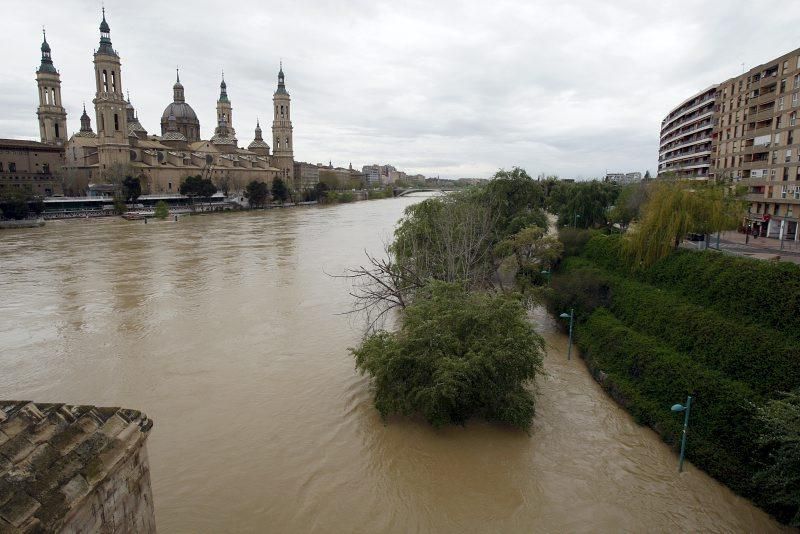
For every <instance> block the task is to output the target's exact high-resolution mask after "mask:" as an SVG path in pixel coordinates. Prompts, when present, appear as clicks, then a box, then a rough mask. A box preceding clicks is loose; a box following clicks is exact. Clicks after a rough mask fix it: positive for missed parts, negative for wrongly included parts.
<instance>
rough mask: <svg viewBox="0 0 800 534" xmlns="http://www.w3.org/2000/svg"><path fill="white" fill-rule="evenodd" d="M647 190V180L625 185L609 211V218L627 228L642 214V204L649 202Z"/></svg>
mask: <svg viewBox="0 0 800 534" xmlns="http://www.w3.org/2000/svg"><path fill="white" fill-rule="evenodd" d="M647 192H648V188H647V184H646V183H645V182H640V183H636V184H630V185H626V186H625V187H623V188H622V190H621V191H620V193H619V196H618V197H617V201H616V203H615V204H614V207H613V208H612V209H611V210H610V211H609V213H608V218H609V220H610V221H612V222H615V223H618V224H619V225H620V226H621V227H622V228H623V229H624V228H627V227H628V225H629V224H630V223H631V222H633V221H635V220H637V219H639V217H640V216H641V211H642V206H643V205H644V203H645V202H647Z"/></svg>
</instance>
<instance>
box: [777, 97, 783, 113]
mask: <svg viewBox="0 0 800 534" xmlns="http://www.w3.org/2000/svg"><path fill="white" fill-rule="evenodd" d="M782 109H783V97H780V98H779V99H778V111H781V110H782Z"/></svg>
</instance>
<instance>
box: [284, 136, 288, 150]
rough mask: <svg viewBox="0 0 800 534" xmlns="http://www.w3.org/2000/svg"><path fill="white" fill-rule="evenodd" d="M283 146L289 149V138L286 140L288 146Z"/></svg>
mask: <svg viewBox="0 0 800 534" xmlns="http://www.w3.org/2000/svg"><path fill="white" fill-rule="evenodd" d="M283 146H285V147H286V148H289V138H288V137H287V138H286V144H285V145H283Z"/></svg>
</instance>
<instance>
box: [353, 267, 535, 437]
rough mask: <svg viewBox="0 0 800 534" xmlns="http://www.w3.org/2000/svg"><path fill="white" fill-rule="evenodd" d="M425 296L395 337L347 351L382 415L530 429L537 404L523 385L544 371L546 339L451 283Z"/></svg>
mask: <svg viewBox="0 0 800 534" xmlns="http://www.w3.org/2000/svg"><path fill="white" fill-rule="evenodd" d="M424 293H425V294H424V295H420V296H419V298H417V299H416V300H415V301H414V302H413V303H412V304H411V305H409V306H408V307H406V308H405V310H404V312H403V314H402V326H401V328H400V330H399V331H398V332H396V333H388V332H386V331H379V332H377V333H375V334H373V335H371V336H369V337H368V338H366V339H365V340H364V341H363V343H362V344H361V346H360V347H359V348H358V349H351V352H352V354H353V356H354V357H355V359H356V367H357V368H358V369H359V370H360V371H361V372H362V373H366V374H369V375H370V376H371V377H372V378H373V383H374V389H375V407H376V408H377V409H378V411H379V412H380V413H381V415H382V416H383V417H384V418H385V417H388V416H389V415H391V414H401V415H412V414H416V413H420V414H422V416H423V417H425V419H426V420H427V421H428V422H430V423H431V424H433V425H435V426H437V427H441V426H443V425H447V424H464V423H466V421H467V420H469V419H470V418H471V417H476V416H477V417H485V418H486V419H488V420H490V421H496V422H500V423H505V424H509V425H512V426H514V427H517V428H521V429H524V430H526V431H527V430H529V429H530V426H531V421H532V418H533V415H534V412H535V399H534V396H533V394H532V393H531V391H530V390H529V389H528V388H527V387H526V385H527V384H528V383H529V382H531V381H532V380H533V379H534V378H535V377H536V375H537V374H539V373H541V372H542V357H543V353H544V341H543V340H542V338H541V337H540V336H539V335H538V334H536V333H535V332H534V330H533V327H532V326H531V324H530V323H529V322H528V321H527V319H526V314H525V309H524V308H523V307H522V305H521V304H520V303H519V302H518V301H516V300H514V299H512V298H510V297H506V296H492V295H489V294H486V293H476V292H468V291H465V290H464V289H462V288H461V287H459V286H458V285H456V284H444V283H438V282H433V283H431V284H430V285H429V286H428V287H426V289H425V292H424Z"/></svg>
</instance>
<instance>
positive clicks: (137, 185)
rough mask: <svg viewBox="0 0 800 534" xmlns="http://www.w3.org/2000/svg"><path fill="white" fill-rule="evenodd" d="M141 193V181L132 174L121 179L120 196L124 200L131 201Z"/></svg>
mask: <svg viewBox="0 0 800 534" xmlns="http://www.w3.org/2000/svg"><path fill="white" fill-rule="evenodd" d="M141 194H142V182H140V181H139V179H138V178H134V177H133V176H126V177H125V179H124V180H123V181H122V198H123V199H125V202H133V201H135V200H136V199H137V198H139V197H140V196H141Z"/></svg>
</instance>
